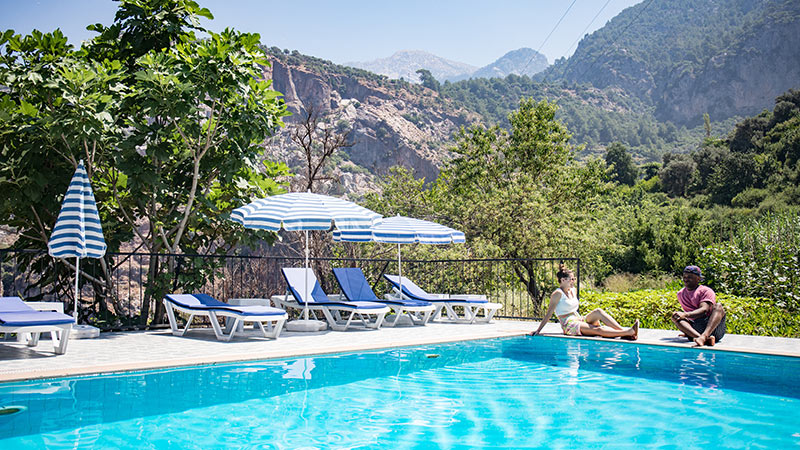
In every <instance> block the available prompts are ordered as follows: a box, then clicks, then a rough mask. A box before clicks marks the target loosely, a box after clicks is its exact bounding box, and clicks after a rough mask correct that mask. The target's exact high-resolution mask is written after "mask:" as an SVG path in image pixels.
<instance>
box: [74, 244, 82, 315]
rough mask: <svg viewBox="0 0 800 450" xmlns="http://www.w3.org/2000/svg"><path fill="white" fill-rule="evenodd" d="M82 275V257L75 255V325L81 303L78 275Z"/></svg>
mask: <svg viewBox="0 0 800 450" xmlns="http://www.w3.org/2000/svg"><path fill="white" fill-rule="evenodd" d="M80 276H81V258H80V257H79V256H76V257H75V308H74V309H73V311H72V317H74V318H75V325H77V324H78V303H80V292H78V277H80Z"/></svg>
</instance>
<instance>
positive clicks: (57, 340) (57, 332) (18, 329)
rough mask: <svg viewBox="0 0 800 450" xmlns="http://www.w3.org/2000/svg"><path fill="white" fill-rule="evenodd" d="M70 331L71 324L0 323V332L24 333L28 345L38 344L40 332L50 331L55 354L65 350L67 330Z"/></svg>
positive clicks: (67, 337)
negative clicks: (16, 324) (12, 324)
mask: <svg viewBox="0 0 800 450" xmlns="http://www.w3.org/2000/svg"><path fill="white" fill-rule="evenodd" d="M70 331H72V324H70V323H68V324H64V325H20V326H6V325H0V333H17V334H20V333H26V334H29V335H30V336H28V337H27V345H28V347H36V346H37V345H39V336H40V335H41V334H42V333H45V332H50V340H52V341H53V351H54V352H55V354H56V355H63V354H64V353H66V352H67V343H69V332H70Z"/></svg>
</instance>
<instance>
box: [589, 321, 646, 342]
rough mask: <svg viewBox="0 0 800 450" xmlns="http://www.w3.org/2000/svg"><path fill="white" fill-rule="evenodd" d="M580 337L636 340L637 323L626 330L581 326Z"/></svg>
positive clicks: (637, 332) (637, 333)
mask: <svg viewBox="0 0 800 450" xmlns="http://www.w3.org/2000/svg"><path fill="white" fill-rule="evenodd" d="M581 335H582V336H600V337H605V338H616V337H624V338H629V339H637V338H638V337H639V321H638V320H637V321H636V323H635V324H634V325H633V326H632V327H631V328H628V329H627V330H615V329H613V328H609V327H593V326H590V325H589V324H586V323H582V324H581Z"/></svg>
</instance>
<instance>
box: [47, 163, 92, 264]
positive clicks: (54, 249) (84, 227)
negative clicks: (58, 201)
mask: <svg viewBox="0 0 800 450" xmlns="http://www.w3.org/2000/svg"><path fill="white" fill-rule="evenodd" d="M47 248H48V249H49V253H50V255H52V256H55V257H57V258H75V257H78V258H87V257H88V258H102V257H103V255H105V254H106V241H105V239H104V238H103V228H102V226H101V225H100V215H99V214H98V213H97V204H96V203H95V201H94V194H93V193H92V185H91V184H90V183H89V177H88V176H87V175H86V169H85V168H84V167H83V160H81V161H80V162H79V163H78V168H77V169H76V170H75V175H73V176H72V181H71V182H70V183H69V188H68V189H67V194H66V196H64V203H62V205H61V212H60V213H59V214H58V220H56V225H55V227H53V233H52V234H51V235H50V241H49V242H48V243H47Z"/></svg>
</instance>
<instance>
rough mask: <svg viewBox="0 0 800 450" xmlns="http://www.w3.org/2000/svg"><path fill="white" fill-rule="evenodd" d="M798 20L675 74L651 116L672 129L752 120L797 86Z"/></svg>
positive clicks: (758, 30) (799, 61) (799, 79)
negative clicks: (706, 117)
mask: <svg viewBox="0 0 800 450" xmlns="http://www.w3.org/2000/svg"><path fill="white" fill-rule="evenodd" d="M786 36H800V20H793V21H785V22H779V23H777V24H770V26H764V27H761V28H756V29H754V30H751V32H750V33H749V34H748V35H747V36H746V37H745V38H744V39H742V41H740V42H739V43H738V44H737V45H735V46H733V47H732V48H730V49H726V50H725V51H724V52H722V53H719V54H718V55H716V56H714V57H713V58H711V59H709V60H708V61H707V62H706V64H705V65H704V66H703V67H702V68H700V69H699V70H697V71H692V70H686V71H683V72H680V71H678V70H676V71H675V73H674V74H673V75H674V76H673V77H672V78H671V79H670V85H668V86H667V87H666V89H665V90H664V91H663V94H662V96H661V98H660V99H657V100H660V101H659V102H658V105H657V113H658V114H659V115H660V116H662V117H666V118H669V119H671V120H673V121H675V122H677V123H685V122H692V121H694V122H697V121H698V118H699V117H702V115H703V113H705V112H708V113H709V114H710V115H711V117H712V119H713V118H720V117H721V118H726V117H731V116H734V115H754V114H758V113H759V112H761V110H762V109H764V108H767V107H769V106H770V105H771V101H772V99H774V98H775V97H777V96H779V95H781V94H782V93H784V92H786V91H787V90H789V89H791V88H797V87H798V85H800V46H798V45H797V42H796V41H791V40H787V39H786Z"/></svg>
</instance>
